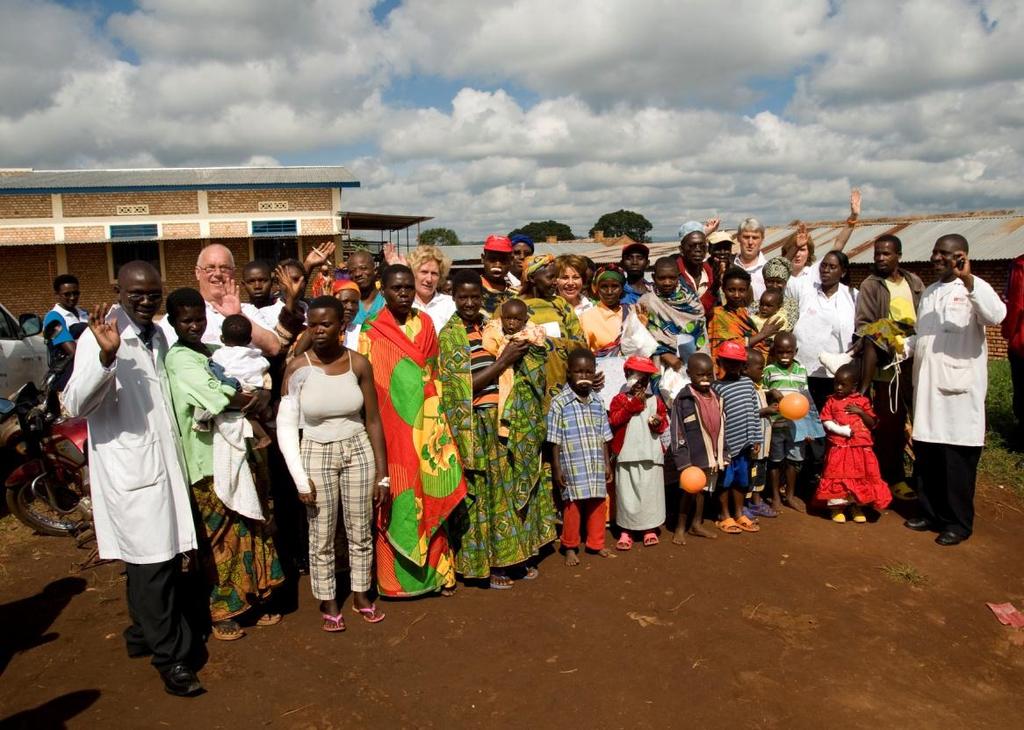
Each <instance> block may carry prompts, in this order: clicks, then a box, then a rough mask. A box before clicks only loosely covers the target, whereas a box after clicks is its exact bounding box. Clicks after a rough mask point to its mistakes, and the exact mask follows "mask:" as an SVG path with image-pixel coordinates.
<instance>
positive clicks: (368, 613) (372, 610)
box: [352, 603, 384, 624]
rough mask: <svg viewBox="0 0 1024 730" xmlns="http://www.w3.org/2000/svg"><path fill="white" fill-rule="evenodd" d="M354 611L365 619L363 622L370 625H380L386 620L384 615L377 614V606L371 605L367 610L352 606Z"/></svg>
mask: <svg viewBox="0 0 1024 730" xmlns="http://www.w3.org/2000/svg"><path fill="white" fill-rule="evenodd" d="M352 610H353V611H355V612H356V613H358V614H359V615H360V616H362V617H363V621H365V622H366V623H368V624H379V623H380V622H381V621H383V620H384V614H383V613H378V612H377V604H376V603H371V604H370V605H369V606H367V607H366V608H357V607H356V606H352Z"/></svg>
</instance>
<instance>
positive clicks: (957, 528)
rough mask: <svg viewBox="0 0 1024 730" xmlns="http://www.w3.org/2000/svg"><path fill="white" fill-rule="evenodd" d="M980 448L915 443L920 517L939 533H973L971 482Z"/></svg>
mask: <svg viewBox="0 0 1024 730" xmlns="http://www.w3.org/2000/svg"><path fill="white" fill-rule="evenodd" d="M980 458H981V447H980V446H950V445H949V444H935V443H929V442H927V441H917V440H915V441H914V473H915V475H916V477H917V480H916V481H917V501H918V502H919V503H920V505H921V511H922V516H923V517H924V518H925V519H927V520H928V521H929V522H931V523H932V524H933V525H934V526H935V527H937V528H938V529H940V530H942V531H947V530H948V531H949V532H954V533H956V534H957V535H960V536H961V537H964V538H967V537H970V536H971V533H972V532H973V531H974V482H975V478H976V477H977V473H978V460H979V459H980Z"/></svg>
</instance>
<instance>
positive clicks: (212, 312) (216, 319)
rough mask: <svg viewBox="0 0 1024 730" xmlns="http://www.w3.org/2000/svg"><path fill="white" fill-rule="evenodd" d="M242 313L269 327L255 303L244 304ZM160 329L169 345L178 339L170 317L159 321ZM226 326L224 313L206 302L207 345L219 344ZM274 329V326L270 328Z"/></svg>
mask: <svg viewBox="0 0 1024 730" xmlns="http://www.w3.org/2000/svg"><path fill="white" fill-rule="evenodd" d="M271 306H273V305H271ZM242 314H244V315H245V316H246V317H247V318H248V319H249V321H250V322H253V323H255V324H256V325H258V326H260V327H263V328H264V329H268V328H267V327H265V326H264V325H263V323H262V321H261V320H260V310H259V309H257V308H256V307H255V306H254V305H252V304H249V303H248V302H246V303H245V304H243V305H242ZM158 324H159V326H160V329H161V330H163V333H164V336H165V337H166V338H167V346H168V347H170V346H171V345H173V344H174V343H175V342H177V341H178V333H177V332H175V331H174V326H173V325H172V324H171V320H170V318H168V317H164V318H163V319H161V320H160V322H158ZM223 326H224V315H223V314H221V313H220V312H218V311H217V310H216V309H214V308H213V305H212V304H210V303H209V302H207V303H206V331H205V332H203V342H204V343H205V344H207V345H219V344H221V341H220V331H221V328H222V327H223ZM269 329H271V331H273V328H272V327H271V328H269Z"/></svg>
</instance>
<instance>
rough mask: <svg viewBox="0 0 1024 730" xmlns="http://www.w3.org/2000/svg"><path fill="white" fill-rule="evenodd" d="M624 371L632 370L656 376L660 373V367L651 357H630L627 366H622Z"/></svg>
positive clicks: (627, 359)
mask: <svg viewBox="0 0 1024 730" xmlns="http://www.w3.org/2000/svg"><path fill="white" fill-rule="evenodd" d="M622 367H623V370H626V371H629V370H632V371H633V372H636V373H650V374H651V375H655V374H656V373H657V372H658V366H657V365H655V364H654V360H652V359H651V358H649V357H640V356H639V355H630V356H629V357H627V358H626V363H625V365H623V366H622Z"/></svg>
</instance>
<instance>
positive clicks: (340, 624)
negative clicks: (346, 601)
mask: <svg viewBox="0 0 1024 730" xmlns="http://www.w3.org/2000/svg"><path fill="white" fill-rule="evenodd" d="M320 616H321V617H322V618H323V620H324V623H323V625H322V626H321V627H320V628H321V629H323V630H324V631H326V632H327V633H328V634H337V633H339V632H341V631H344V630H345V617H344V616H342V615H341V614H340V613H339V614H338V615H337V616H332V615H331V614H329V613H322V614H320Z"/></svg>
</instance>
